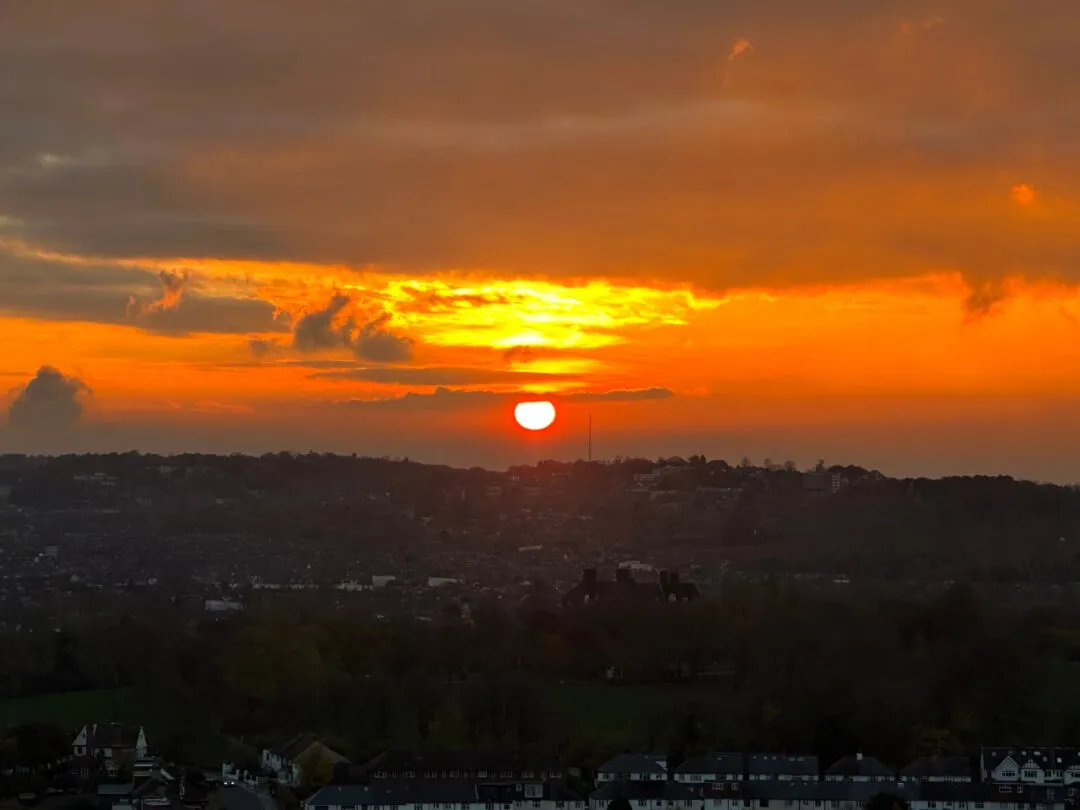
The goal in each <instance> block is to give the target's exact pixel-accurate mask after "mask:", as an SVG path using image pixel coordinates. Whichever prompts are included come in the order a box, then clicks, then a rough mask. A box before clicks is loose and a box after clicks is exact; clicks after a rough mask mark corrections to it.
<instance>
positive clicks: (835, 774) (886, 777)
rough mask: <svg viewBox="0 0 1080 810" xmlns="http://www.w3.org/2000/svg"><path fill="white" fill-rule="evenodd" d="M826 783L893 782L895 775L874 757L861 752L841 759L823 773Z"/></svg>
mask: <svg viewBox="0 0 1080 810" xmlns="http://www.w3.org/2000/svg"><path fill="white" fill-rule="evenodd" d="M825 781H826V782H844V781H849V782H895V781H896V774H895V773H894V772H893V770H892V768H888V767H886V766H885V765H884V764H883V763H882V762H881V760H879V759H877V758H876V757H868V756H865V755H863V754H862V753H861V752H860V753H858V754H853V755H851V756H847V757H842V758H840V759H838V760H837V761H836V762H834V763H833V764H832V765H830V766H829V768H828V770H826V771H825Z"/></svg>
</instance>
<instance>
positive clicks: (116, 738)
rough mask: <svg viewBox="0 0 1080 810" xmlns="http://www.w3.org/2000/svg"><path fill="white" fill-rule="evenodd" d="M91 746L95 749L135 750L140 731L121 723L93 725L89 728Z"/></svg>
mask: <svg viewBox="0 0 1080 810" xmlns="http://www.w3.org/2000/svg"><path fill="white" fill-rule="evenodd" d="M88 729H89V732H88V735H87V736H88V737H89V740H90V741H89V745H91V746H93V747H95V748H134V747H135V743H136V742H137V741H138V739H139V729H138V728H133V727H131V726H125V725H122V724H120V723H91V724H90V725H89V726H88Z"/></svg>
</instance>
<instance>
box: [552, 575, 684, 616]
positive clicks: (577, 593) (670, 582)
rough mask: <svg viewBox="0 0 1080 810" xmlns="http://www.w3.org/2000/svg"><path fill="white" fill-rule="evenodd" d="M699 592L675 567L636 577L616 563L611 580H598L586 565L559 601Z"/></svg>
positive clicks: (670, 598)
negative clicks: (648, 576)
mask: <svg viewBox="0 0 1080 810" xmlns="http://www.w3.org/2000/svg"><path fill="white" fill-rule="evenodd" d="M699 595H700V594H699V591H698V587H697V585H695V584H694V583H692V582H683V581H682V580H680V578H679V572H678V571H661V572H660V574H659V576H658V577H657V579H644V580H636V579H634V572H633V570H632V569H630V568H623V567H619V568H617V569H616V570H615V579H614V580H601V579H600V578H599V576H598V575H597V571H596V569H595V568H586V569H584V570H583V571H582V572H581V582H579V583H578V584H577V585H575V586H574V587H573V588H571V589H570V590H569V591H567V592H566V594H565V595H564V596H563V605H564V606H575V605H587V604H592V603H595V602H604V603H609V604H610V603H614V604H636V603H638V602H641V601H642V600H645V601H653V602H689V601H691V600H694V599H697V598H698V596H699Z"/></svg>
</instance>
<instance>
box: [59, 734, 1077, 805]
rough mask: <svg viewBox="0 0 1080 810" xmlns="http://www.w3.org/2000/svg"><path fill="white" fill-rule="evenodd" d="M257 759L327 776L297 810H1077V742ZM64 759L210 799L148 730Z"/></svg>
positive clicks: (271, 767) (173, 793)
mask: <svg viewBox="0 0 1080 810" xmlns="http://www.w3.org/2000/svg"><path fill="white" fill-rule="evenodd" d="M261 760H262V761H261V763H260V764H261V765H262V768H263V770H264V771H265V772H266V773H268V774H271V775H272V777H273V778H274V779H275V780H276V781H277V782H278V783H280V784H285V785H291V786H297V785H300V784H303V782H304V781H305V779H306V778H307V777H308V776H310V766H311V765H312V763H318V765H319V768H320V769H325V770H324V774H325V773H329V774H332V779H333V782H334V783H335V784H331V785H329V786H328V787H324V788H322V789H320V790H317V791H316V792H315V793H314V794H312V795H311V796H310V797H309V798H308V799H307V800H306V801H305V802H304V805H305V810H616V809H618V810H862V808H864V807H865V806H866V805H867V803H868V802H869V801H870V800H871V799H873V798H874V797H876V796H879V795H881V794H886V795H889V796H893V797H896V798H897V799H899V800H902V801H903V802H904V803H906V805H907V807H908V808H909V810H1080V749H1071V748H1070V749H1063V748H984V749H982V751H981V752H980V756H979V759H978V763H977V764H974V763H973V762H972V761H971V760H969V759H968V758H967V757H923V758H920V759H917V760H915V761H914V762H912V763H910V764H909V765H907V766H906V767H904V768H902V769H901V770H900V771H895V770H894V769H892V768H890V767H888V766H886V765H885V764H883V763H882V762H881V761H880V760H878V759H876V758H875V757H872V756H866V755H863V754H861V753H857V754H853V755H851V756H846V757H843V758H841V759H840V760H838V761H837V762H835V763H833V764H832V765H830V766H829V767H828V768H826V769H825V770H824V771H822V770H821V768H820V766H819V762H818V758H817V757H816V756H814V755H810V754H804V755H790V754H764V753H751V754H745V755H744V754H741V753H714V754H707V755H704V756H698V757H693V758H691V759H688V760H686V761H685V762H683V763H681V764H679V765H677V766H675V767H671V764H670V763H669V761H668V758H667V757H666V756H664V755H660V754H621V755H619V756H617V757H615V758H613V759H611V760H609V761H608V762H605V763H604V764H603V765H601V766H600V767H599V768H598V769H597V770H596V773H595V775H594V777H595V778H594V783H595V784H594V789H593V790H592V792H591V793H589V794H588V795H587V796H586V795H584V794H583V793H582V792H579V791H578V790H576V789H574V787H572V785H573V786H579V785H583V784H584V779H583V778H582V774H581V773H580V771H578V770H577V769H575V768H572V767H569V766H567V765H566V764H565V763H562V762H560V761H559V760H557V759H554V758H553V759H538V758H534V757H529V756H525V755H520V754H515V753H511V752H501V753H484V752H478V751H447V752H425V753H416V752H386V753H384V754H382V755H380V756H378V757H376V758H375V759H373V760H371V761H370V762H368V763H366V764H364V765H362V766H353V765H352V764H351V763H349V761H348V760H347V759H346V758H345V757H343V756H342V755H340V754H339V753H337V752H335V751H333V750H331V749H330V748H328V747H327V746H326V745H325V744H323V743H322V742H321V741H320V740H319V739H318V738H317V737H315V736H314V735H298V736H296V737H294V738H292V739H290V740H288V741H286V743H285V744H283V745H282V746H280V747H279V748H277V749H273V750H271V749H267V750H265V751H263V753H262V757H261ZM71 767H72V770H73V772H74V773H75V774H76V775H78V776H83V777H87V776H91V775H93V776H97V777H98V779H97V780H96V781H97V791H98V794H99V797H100V799H101V801H102V804H103V805H105V806H108V807H111V810H142V809H143V808H169V809H170V810H199V809H200V808H204V807H205V805H206V801H207V798H206V793H205V791H204V790H203V789H202V788H201V787H199V786H195V785H186V784H185V782H184V778H183V776H182V775H181V776H179V778H178V777H177V775H175V774H173V773H171V772H170V770H169V769H168V768H166V767H165V766H163V765H162V763H161V762H160V761H159V760H156V759H154V758H153V757H152V756H151V755H150V750H149V745H148V744H147V740H146V734H145V733H144V731H143V729H142V728H129V727H124V726H120V725H117V724H112V723H109V724H101V725H94V724H88V725H86V726H84V727H83V728H82V729H81V730H80V731H79V733H78V735H77V736H76V737H75V740H74V742H73V744H72V758H71ZM128 773H130V774H131V775H130V777H128V776H127V774H128ZM121 774H122V775H123V776H121Z"/></svg>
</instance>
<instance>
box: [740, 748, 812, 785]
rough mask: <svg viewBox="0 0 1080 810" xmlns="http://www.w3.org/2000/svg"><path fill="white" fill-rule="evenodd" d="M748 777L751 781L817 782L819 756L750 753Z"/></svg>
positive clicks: (747, 769) (747, 762) (747, 759)
mask: <svg viewBox="0 0 1080 810" xmlns="http://www.w3.org/2000/svg"><path fill="white" fill-rule="evenodd" d="M746 778H747V780H748V781H751V782H761V781H770V782H771V781H779V782H789V781H802V782H816V781H818V779H819V767H818V758H817V757H816V756H813V755H812V754H796V755H788V754H750V755H749V756H748V757H747V758H746Z"/></svg>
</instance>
